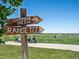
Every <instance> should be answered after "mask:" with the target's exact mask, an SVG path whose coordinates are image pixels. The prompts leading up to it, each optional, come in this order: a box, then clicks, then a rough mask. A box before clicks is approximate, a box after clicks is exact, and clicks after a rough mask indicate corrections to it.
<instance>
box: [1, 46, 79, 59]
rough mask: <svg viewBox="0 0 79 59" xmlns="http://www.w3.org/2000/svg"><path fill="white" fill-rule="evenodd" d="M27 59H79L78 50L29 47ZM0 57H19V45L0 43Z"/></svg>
mask: <svg viewBox="0 0 79 59" xmlns="http://www.w3.org/2000/svg"><path fill="white" fill-rule="evenodd" d="M28 50H29V59H79V52H73V51H64V50H55V49H45V48H31V47H30V48H29V49H28ZM0 59H21V47H19V46H9V45H0Z"/></svg>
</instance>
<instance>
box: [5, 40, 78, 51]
mask: <svg viewBox="0 0 79 59" xmlns="http://www.w3.org/2000/svg"><path fill="white" fill-rule="evenodd" d="M6 44H7V45H17V46H21V43H17V42H13V41H8V42H6ZM28 46H29V47H37V48H50V49H61V50H72V51H77V52H79V45H70V44H48V43H29V44H28Z"/></svg>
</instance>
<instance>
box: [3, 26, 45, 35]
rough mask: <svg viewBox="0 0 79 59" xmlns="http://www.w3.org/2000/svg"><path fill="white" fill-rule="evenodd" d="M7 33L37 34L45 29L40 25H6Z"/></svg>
mask: <svg viewBox="0 0 79 59" xmlns="http://www.w3.org/2000/svg"><path fill="white" fill-rule="evenodd" d="M4 29H6V34H7V35H15V34H21V33H24V34H32V33H33V34H35V33H41V32H42V31H43V30H44V29H43V28H42V27H40V26H27V27H19V26H18V27H10V26H9V27H8V26H7V27H5V28H4Z"/></svg>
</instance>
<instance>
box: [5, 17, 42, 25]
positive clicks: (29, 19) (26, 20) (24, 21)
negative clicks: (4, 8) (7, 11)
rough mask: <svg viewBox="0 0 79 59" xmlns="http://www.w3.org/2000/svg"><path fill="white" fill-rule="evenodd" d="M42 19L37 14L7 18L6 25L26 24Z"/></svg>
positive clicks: (36, 22) (35, 22) (38, 21)
mask: <svg viewBox="0 0 79 59" xmlns="http://www.w3.org/2000/svg"><path fill="white" fill-rule="evenodd" d="M41 21H42V18H40V17H39V16H27V17H22V18H13V19H7V21H6V22H7V25H8V26H18V25H28V24H38V23H40V22H41Z"/></svg>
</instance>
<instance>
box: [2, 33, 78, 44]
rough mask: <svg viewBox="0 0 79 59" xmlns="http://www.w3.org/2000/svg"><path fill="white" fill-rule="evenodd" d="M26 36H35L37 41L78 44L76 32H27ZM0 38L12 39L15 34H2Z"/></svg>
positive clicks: (14, 37)
mask: <svg viewBox="0 0 79 59" xmlns="http://www.w3.org/2000/svg"><path fill="white" fill-rule="evenodd" d="M28 36H31V37H35V38H36V40H37V42H38V43H57V44H79V34H78V33H63V34H59V33H43V34H29V35H28ZM1 39H3V40H4V41H14V40H15V39H16V35H9V36H8V35H6V36H5V35H4V36H3V37H1Z"/></svg>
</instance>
